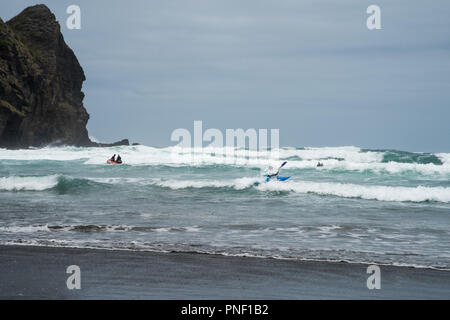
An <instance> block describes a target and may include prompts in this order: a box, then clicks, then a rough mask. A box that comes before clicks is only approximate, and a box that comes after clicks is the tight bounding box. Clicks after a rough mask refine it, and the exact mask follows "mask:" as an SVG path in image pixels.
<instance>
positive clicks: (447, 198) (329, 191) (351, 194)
mask: <svg viewBox="0 0 450 320" xmlns="http://www.w3.org/2000/svg"><path fill="white" fill-rule="evenodd" d="M257 188H258V189H260V190H264V191H287V192H295V193H315V194H319V195H333V196H338V197H344V198H361V199H368V200H380V201H400V202H402V201H411V202H423V201H438V202H450V188H445V187H423V186H418V187H392V186H369V185H367V186H366V185H357V184H345V183H330V182H312V181H302V182H294V181H286V182H284V183H281V182H275V181H274V182H269V183H263V184H261V185H259V186H258V187H257Z"/></svg>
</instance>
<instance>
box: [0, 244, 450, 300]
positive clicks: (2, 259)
mask: <svg viewBox="0 0 450 320" xmlns="http://www.w3.org/2000/svg"><path fill="white" fill-rule="evenodd" d="M70 265H78V266H79V267H80V270H81V289H80V290H69V289H67V286H66V281H67V278H68V277H69V276H70V274H67V273H66V269H67V267H68V266H70ZM379 266H380V269H381V289H380V290H376V289H374V290H369V289H367V286H366V282H367V278H368V277H369V276H370V274H367V267H368V265H367V264H358V263H347V262H324V261H304V260H279V259H262V258H258V257H237V256H224V255H209V254H201V253H175V252H170V253H163V252H151V251H131V250H114V249H100V248H96V249H90V248H89V249H87V248H65V247H46V246H29V245H0V299H168V300H170V299H200V300H202V299H450V273H449V272H448V271H445V270H435V269H423V268H414V267H400V266H386V265H379Z"/></svg>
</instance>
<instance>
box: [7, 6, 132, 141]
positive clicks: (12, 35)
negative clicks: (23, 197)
mask: <svg viewBox="0 0 450 320" xmlns="http://www.w3.org/2000/svg"><path fill="white" fill-rule="evenodd" d="M85 79H86V78H85V75H84V72H83V69H82V68H81V66H80V64H79V63H78V60H77V58H76V56H75V54H74V53H73V51H72V49H70V48H69V46H68V45H67V44H66V43H65V41H64V38H63V35H62V34H61V31H60V25H59V23H58V22H57V21H56V18H55V16H54V14H53V13H52V12H51V11H50V10H49V9H48V8H47V7H46V6H45V5H36V6H32V7H28V8H26V9H25V10H23V11H22V12H21V13H20V14H19V15H17V16H16V17H14V18H12V19H11V20H9V21H8V22H6V23H5V22H3V20H1V19H0V147H2V148H27V147H42V146H45V145H50V144H51V145H74V146H82V147H88V146H111V145H129V142H128V140H127V139H124V140H122V141H119V142H116V143H113V144H102V143H97V142H92V141H91V140H90V139H89V136H88V131H87V129H86V124H87V122H88V119H89V114H88V113H87V111H86V109H85V108H84V106H83V98H84V93H83V92H82V91H81V87H82V84H83V81H84V80H85Z"/></svg>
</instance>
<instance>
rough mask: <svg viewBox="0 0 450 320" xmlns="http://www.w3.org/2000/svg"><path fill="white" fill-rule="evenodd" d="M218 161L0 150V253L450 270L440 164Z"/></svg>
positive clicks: (299, 158)
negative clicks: (85, 252) (2, 247)
mask: <svg viewBox="0 0 450 320" xmlns="http://www.w3.org/2000/svg"><path fill="white" fill-rule="evenodd" d="M226 151H228V152H229V151H230V150H222V149H215V150H213V149H204V150H183V149H178V148H175V147H169V148H152V147H146V146H130V147H114V148H72V147H64V148H45V149H36V150H4V149H0V203H1V207H0V217H1V219H0V244H24V245H50V246H69V247H94V248H110V249H127V250H155V251H181V252H201V253H209V254H224V255H242V256H258V257H267V258H268V257H271V258H279V259H312V260H327V261H349V262H363V263H378V264H392V265H404V266H416V267H430V268H431V267H432V268H442V269H450V232H449V225H450V154H448V153H442V154H426V153H411V152H404V151H396V150H367V149H360V148H357V147H337V148H283V149H281V150H277V151H278V153H276V152H273V153H271V152H256V151H252V152H248V151H246V150H235V151H234V152H235V157H224V156H223V154H224V153H225V152H226ZM114 153H115V154H117V153H120V155H121V156H122V158H123V160H124V164H123V165H106V164H105V161H106V159H107V158H109V157H110V156H111V155H112V154H114ZM283 160H287V161H288V163H287V165H286V166H285V167H284V168H283V169H282V170H281V175H283V176H292V177H291V179H289V180H288V181H285V182H278V181H271V182H269V183H261V184H259V185H257V186H255V182H257V181H263V177H262V176H263V174H264V172H265V171H266V169H267V168H268V166H273V167H277V166H279V165H280V164H281V162H282V161H283ZM319 160H320V162H322V163H324V167H322V168H317V167H316V164H317V162H318V161H319Z"/></svg>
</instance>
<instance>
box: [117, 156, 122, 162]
mask: <svg viewBox="0 0 450 320" xmlns="http://www.w3.org/2000/svg"><path fill="white" fill-rule="evenodd" d="M116 162H117V163H118V164H121V163H122V158H121V157H120V154H118V155H117V160H116Z"/></svg>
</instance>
